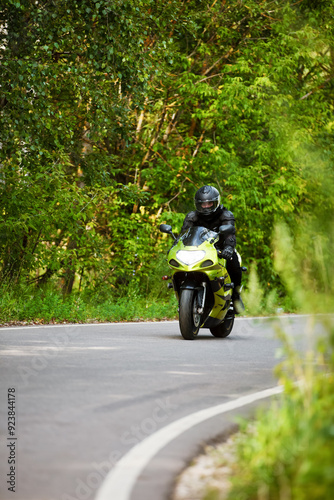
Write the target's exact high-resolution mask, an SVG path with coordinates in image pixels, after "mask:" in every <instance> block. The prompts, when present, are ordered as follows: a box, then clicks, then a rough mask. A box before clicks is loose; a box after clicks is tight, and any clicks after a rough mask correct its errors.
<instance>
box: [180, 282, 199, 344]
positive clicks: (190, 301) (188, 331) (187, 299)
mask: <svg viewBox="0 0 334 500" xmlns="http://www.w3.org/2000/svg"><path fill="white" fill-rule="evenodd" d="M197 297H198V294H197V291H196V290H190V289H185V290H182V292H181V297H180V304H179V324H180V331H181V335H182V337H183V338H184V339H185V340H194V338H195V337H196V336H197V334H198V330H199V327H200V325H201V316H200V314H198V312H197V309H198V307H199V304H198V302H197Z"/></svg>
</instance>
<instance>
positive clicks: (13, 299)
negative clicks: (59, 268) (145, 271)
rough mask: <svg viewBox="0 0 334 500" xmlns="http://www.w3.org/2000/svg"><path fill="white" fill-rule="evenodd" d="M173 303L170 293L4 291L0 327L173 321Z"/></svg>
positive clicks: (174, 316)
mask: <svg viewBox="0 0 334 500" xmlns="http://www.w3.org/2000/svg"><path fill="white" fill-rule="evenodd" d="M176 315H177V304H176V302H175V299H174V296H173V295H172V294H170V295H168V296H167V297H165V298H164V299H163V300H157V299H154V298H152V297H150V296H148V297H143V296H136V295H132V296H131V295H128V296H123V297H122V296H121V297H113V296H110V297H106V296H103V297H99V296H98V294H96V295H94V296H92V295H88V294H84V293H81V294H79V293H73V294H71V295H70V296H68V297H63V296H62V294H61V292H60V291H58V290H56V289H52V288H49V289H47V290H39V291H36V290H34V289H29V288H22V289H20V290H12V291H8V290H7V291H4V292H3V293H1V297H0V324H2V325H4V324H15V323H22V322H24V323H37V324H45V323H63V322H70V323H89V322H105V321H106V322H108V321H111V322H118V321H144V320H147V321H159V320H166V319H175V318H176Z"/></svg>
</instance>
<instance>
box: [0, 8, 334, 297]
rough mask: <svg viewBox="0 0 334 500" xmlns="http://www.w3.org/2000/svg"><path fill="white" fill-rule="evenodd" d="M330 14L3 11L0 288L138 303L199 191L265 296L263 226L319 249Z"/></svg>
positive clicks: (270, 275)
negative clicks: (84, 292)
mask: <svg viewBox="0 0 334 500" xmlns="http://www.w3.org/2000/svg"><path fill="white" fill-rule="evenodd" d="M333 11H334V2H333V0H317V1H316V0H299V1H297V0H294V1H288V0H262V1H258V0H247V2H246V1H242V0H229V1H227V0H220V1H217V0H210V1H209V0H183V1H180V0H169V1H167V2H166V1H164V2H163V1H159V0H155V1H153V0H136V1H132V0H131V1H128V0H81V1H80V2H79V1H75V0H37V1H32V0H4V1H3V2H2V7H1V11H0V63H1V64H0V72H1V73H0V82H1V83H0V191H1V193H0V203H1V220H0V224H1V230H0V266H1V268H0V279H1V283H2V284H8V283H11V284H17V283H22V282H25V283H34V284H35V285H36V287H41V286H42V285H45V284H48V283H56V282H57V283H58V285H59V286H61V287H62V290H63V292H64V293H65V294H69V293H71V291H72V290H73V287H74V288H75V287H77V288H78V287H79V288H80V289H83V288H90V289H96V287H100V286H102V284H104V286H105V285H107V286H108V287H110V286H112V287H113V289H114V290H115V291H117V289H118V288H121V287H122V286H123V285H124V284H125V283H129V281H130V280H133V281H134V282H135V284H136V286H137V287H138V289H139V290H140V289H141V288H143V289H145V287H146V286H147V277H148V276H149V275H150V274H152V273H154V272H155V271H156V269H157V267H159V265H160V264H159V263H161V262H162V260H163V258H164V255H165V250H166V248H167V245H168V240H167V239H166V238H165V237H163V236H162V235H161V233H159V231H158V226H159V224H160V223H162V222H164V223H166V222H167V223H170V224H172V225H173V228H174V229H175V231H176V232H177V231H179V230H180V227H181V224H182V220H183V217H184V215H185V213H186V212H188V211H189V210H192V209H193V197H194V193H195V191H196V190H197V189H198V188H199V187H200V186H201V185H203V184H212V185H214V186H216V187H217V188H218V189H219V191H220V193H221V197H222V202H223V203H224V205H225V206H226V207H227V208H228V209H230V210H232V211H233V213H234V215H235V217H236V220H237V240H238V250H239V252H240V253H241V254H242V257H243V261H244V262H245V264H246V265H249V264H251V263H256V265H257V271H258V275H259V279H260V281H261V282H262V284H263V286H264V287H272V286H276V287H280V286H281V284H280V279H279V276H278V274H277V269H275V268H274V266H273V258H274V255H273V247H272V237H273V229H274V227H275V224H277V223H279V222H284V223H286V224H287V226H288V227H289V228H290V231H291V234H295V233H296V231H298V232H300V233H302V232H303V231H306V230H309V229H310V228H312V231H313V229H314V231H315V233H314V234H315V235H316V234H320V236H321V237H322V238H327V239H328V240H330V241H331V242H332V243H333V231H332V229H331V224H332V221H333V204H334V201H333V200H334V196H333V184H334V183H333V176H334V170H333V155H334V141H333V130H334V118H333V105H334V93H333V90H334V80H333V74H334V31H333ZM317 242H318V239H317V238H315V239H314V240H313V239H312V238H311V239H310V241H309V245H310V247H312V246H313V247H314V245H316V244H317ZM287 258H288V255H287ZM328 258H330V255H329V257H328ZM319 265H320V264H319ZM159 278H160V276H159Z"/></svg>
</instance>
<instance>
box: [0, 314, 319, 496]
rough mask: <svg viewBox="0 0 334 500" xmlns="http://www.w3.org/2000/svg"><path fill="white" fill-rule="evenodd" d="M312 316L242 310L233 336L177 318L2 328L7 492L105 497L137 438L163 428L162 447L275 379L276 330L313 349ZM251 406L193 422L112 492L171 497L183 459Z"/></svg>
mask: <svg viewBox="0 0 334 500" xmlns="http://www.w3.org/2000/svg"><path fill="white" fill-rule="evenodd" d="M308 321H309V319H308V318H307V317H301V316H290V317H288V318H281V319H276V320H268V319H267V320H266V319H261V320H259V319H243V318H240V319H238V320H236V323H235V327H234V330H233V332H232V334H231V335H230V337H228V338H226V339H217V338H214V337H213V336H211V334H210V332H209V330H202V331H201V332H202V333H201V334H200V335H199V337H198V338H197V339H196V340H194V341H185V340H183V339H182V337H181V335H180V334H179V329H178V323H177V322H152V323H122V324H103V325H102V324H99V325H73V326H46V327H25V328H19V327H15V328H1V329H0V345H1V355H0V380H1V387H0V431H1V441H0V472H1V475H0V498H1V499H2V500H7V499H13V498H15V500H74V499H77V500H93V499H94V498H97V497H98V498H99V500H107V496H108V495H110V493H108V491H109V492H110V491H111V490H110V489H109V490H108V487H106V485H107V483H108V481H109V480H110V470H112V471H113V470H115V467H114V466H115V464H116V463H118V464H119V463H121V462H120V459H121V458H122V459H123V461H124V460H125V462H126V457H127V456H128V455H129V454H130V455H131V453H132V451H133V450H134V449H137V448H138V446H139V444H140V446H141V445H142V444H143V443H144V444H145V443H146V442H148V441H150V440H152V442H153V441H154V439H155V437H157V439H155V441H154V442H155V444H154V446H156V443H157V442H158V439H160V438H161V439H165V437H166V433H165V437H163V433H164V432H165V429H172V428H174V432H175V427H177V425H179V422H182V420H181V419H184V418H185V417H187V418H192V415H193V414H198V412H199V411H200V410H204V409H210V408H212V407H216V406H217V405H224V403H228V402H232V401H235V400H239V399H240V397H244V396H251V395H252V394H254V393H258V392H259V391H263V390H264V389H267V388H272V387H275V386H277V380H276V378H275V376H274V374H273V367H274V366H275V364H277V363H278V362H279V359H278V358H277V355H276V354H277V348H278V347H280V342H279V341H278V340H277V338H276V336H275V328H277V326H281V327H284V330H285V331H286V332H287V334H288V335H289V337H290V338H293V339H294V341H296V345H297V347H298V349H305V348H306V347H307V346H308V345H309V342H310V339H312V335H311V334H310V333H307V330H308V329H309V328H308ZM14 398H15V399H14ZM255 404H256V405H257V404H258V403H253V404H245V405H243V404H242V405H241V406H240V407H239V408H237V409H234V410H231V411H227V412H226V411H225V412H224V413H222V414H219V413H218V414H217V415H213V416H211V417H210V415H209V417H210V418H209V417H208V418H205V419H204V420H203V421H202V422H197V424H196V425H195V424H191V423H190V424H189V428H188V421H187V428H188V430H187V431H185V432H184V431H182V432H181V431H177V432H178V433H179V434H178V436H177V437H176V438H175V439H171V440H170V442H168V438H167V441H166V444H165V445H164V447H163V449H162V450H160V451H159V453H158V454H157V455H156V456H154V457H153V458H151V459H150V461H148V462H147V464H146V465H145V468H144V469H143V470H141V472H140V474H138V480H137V481H136V484H135V485H134V488H133V489H132V488H131V492H130V493H129V494H128V496H127V495H125V494H124V496H121V494H120V495H119V496H118V495H117V496H115V494H113V497H112V498H109V500H120V499H121V498H122V499H123V498H124V499H125V498H126V499H128V500H166V499H168V497H169V495H170V492H171V488H172V484H173V480H174V478H175V474H176V473H177V472H179V471H180V470H181V469H182V467H184V466H185V464H186V463H187V460H189V459H190V458H191V456H193V455H194V454H195V453H196V452H197V451H199V448H200V446H202V445H203V444H204V443H205V442H207V441H209V440H211V439H213V438H214V437H215V436H217V435H218V434H223V433H224V432H227V431H229V430H230V429H231V426H233V425H235V421H236V420H235V418H236V416H237V415H248V414H249V413H250V412H252V410H253V408H254V405H255ZM9 417H11V418H9ZM14 419H15V421H14ZM180 425H181V424H180ZM168 426H170V427H168ZM173 426H174V427H173ZM9 432H12V435H10V433H9ZM159 432H160V434H158V433H159ZM136 446H137V448H135V447H136ZM150 446H151V448H150V449H153V448H152V443H151V445H150ZM139 451H140V453H141V455H140V456H141V457H143V456H144V455H145V451H144V447H143V448H138V452H139ZM122 463H123V462H122ZM123 472H124V471H123ZM7 481H9V482H7ZM109 483H110V482H109ZM109 486H110V484H109ZM11 487H12V488H14V490H15V494H14V493H13V490H12V491H11V490H9V489H8V488H11ZM106 495H107V496H106Z"/></svg>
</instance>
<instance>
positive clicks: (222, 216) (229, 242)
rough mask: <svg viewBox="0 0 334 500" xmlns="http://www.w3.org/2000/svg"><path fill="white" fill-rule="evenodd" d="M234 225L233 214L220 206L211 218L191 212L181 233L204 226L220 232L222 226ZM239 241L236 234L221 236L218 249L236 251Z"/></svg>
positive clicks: (184, 222)
mask: <svg viewBox="0 0 334 500" xmlns="http://www.w3.org/2000/svg"><path fill="white" fill-rule="evenodd" d="M226 225H232V226H235V219H234V215H233V214H232V212H230V211H229V210H227V208H225V207H224V206H223V205H220V206H219V207H218V208H217V210H216V211H215V212H214V213H213V214H212V215H210V216H207V215H202V214H201V213H199V212H197V211H194V212H189V213H188V214H187V215H186V217H185V219H184V221H183V226H182V229H181V233H183V232H184V231H185V230H187V229H189V227H193V226H203V227H206V228H207V229H210V230H211V231H216V232H218V229H219V227H220V226H226ZM236 244H237V240H236V237H235V235H234V234H230V235H228V236H226V237H224V236H221V237H220V240H219V243H218V245H217V246H218V247H219V248H220V249H221V250H222V249H223V248H225V247H227V246H230V247H232V248H233V249H235V246H236Z"/></svg>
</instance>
